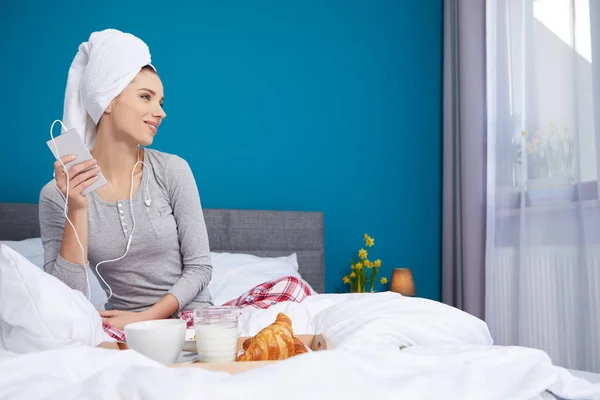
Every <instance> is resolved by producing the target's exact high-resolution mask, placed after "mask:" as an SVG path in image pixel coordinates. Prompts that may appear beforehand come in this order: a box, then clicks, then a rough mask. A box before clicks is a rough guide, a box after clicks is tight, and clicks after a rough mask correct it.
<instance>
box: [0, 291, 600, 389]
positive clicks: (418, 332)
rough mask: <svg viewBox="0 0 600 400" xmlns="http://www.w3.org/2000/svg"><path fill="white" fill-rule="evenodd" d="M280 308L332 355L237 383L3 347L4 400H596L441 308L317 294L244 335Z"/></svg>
mask: <svg viewBox="0 0 600 400" xmlns="http://www.w3.org/2000/svg"><path fill="white" fill-rule="evenodd" d="M280 311H283V312H285V313H286V314H287V315H289V316H290V318H291V319H292V323H293V328H294V330H295V332H296V333H324V334H325V335H326V336H327V338H328V339H329V340H330V342H331V345H332V347H334V348H333V349H332V350H327V351H318V352H310V353H307V354H303V355H300V356H296V357H293V358H291V359H289V360H285V361H280V362H278V363H275V364H272V365H269V366H266V367H262V368H259V369H255V370H252V371H249V372H245V373H241V374H235V375H230V374H227V373H222V372H211V371H205V370H202V369H200V368H168V367H165V366H162V365H159V364H157V363H155V362H153V361H151V360H150V359H148V358H146V357H143V356H142V355H140V354H137V353H135V352H134V351H115V350H104V349H99V348H94V347H90V346H74V345H70V346H68V347H65V348H60V349H53V350H46V351H34V352H29V353H23V352H21V353H22V354H16V353H11V352H10V351H7V350H0V399H57V398H60V399H111V400H112V399H150V400H152V399H161V400H164V399H246V398H249V399H253V398H258V397H259V396H260V397H263V398H264V397H267V396H268V397H271V398H274V397H276V398H285V399H338V398H339V399H396V398H398V399H400V398H401V399H477V400H482V399H513V400H517V399H536V398H554V397H553V396H552V395H551V394H550V393H551V392H552V393H554V394H556V395H559V396H561V397H563V398H567V399H600V385H598V384H596V385H593V384H591V383H589V382H587V381H585V380H582V379H578V378H575V377H573V376H572V375H571V374H569V373H568V371H566V370H565V369H562V368H558V367H555V366H553V365H552V363H551V361H550V359H549V358H548V356H547V355H546V354H545V353H544V352H541V351H538V350H533V349H528V348H523V347H500V346H493V345H492V341H491V338H490V335H489V332H488V330H487V327H486V325H485V324H484V323H483V322H482V321H480V320H478V319H476V318H474V317H472V316H470V315H468V314H466V313H463V312H461V311H459V310H456V309H454V308H451V307H448V306H446V305H444V304H441V303H438V302H434V301H429V300H424V299H417V298H406V297H402V296H400V295H397V294H394V293H379V294H365V295H350V294H345V295H344V294H338V295H317V296H311V297H309V298H307V299H306V300H305V301H304V302H302V303H300V304H298V303H280V304H277V305H276V306H274V307H271V308H270V309H267V310H251V309H246V310H245V311H244V312H243V314H242V317H241V334H242V335H253V334H255V333H256V332H258V330H260V329H261V328H262V327H264V326H266V325H268V324H270V323H271V322H272V321H273V320H274V318H275V316H276V314H277V313H278V312H280Z"/></svg>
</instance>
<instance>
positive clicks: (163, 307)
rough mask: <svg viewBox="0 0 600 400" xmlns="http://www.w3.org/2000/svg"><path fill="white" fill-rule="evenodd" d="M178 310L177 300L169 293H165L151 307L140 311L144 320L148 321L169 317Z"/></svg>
mask: <svg viewBox="0 0 600 400" xmlns="http://www.w3.org/2000/svg"><path fill="white" fill-rule="evenodd" d="M178 310H179V302H178V301H177V299H176V298H175V296H173V295H172V294H170V293H167V294H166V295H165V296H164V297H163V298H162V299H160V300H159V301H158V303H156V304H154V305H153V306H152V307H150V308H148V309H147V310H144V311H142V312H141V314H142V318H144V321H150V320H154V319H166V318H170V317H171V316H172V315H173V314H175V313H176V312H177V311H178Z"/></svg>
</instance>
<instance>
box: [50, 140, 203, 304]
mask: <svg viewBox="0 0 600 400" xmlns="http://www.w3.org/2000/svg"><path fill="white" fill-rule="evenodd" d="M144 154H145V156H144V163H145V164H146V167H144V168H143V173H142V180H141V184H140V186H139V187H138V189H137V190H136V192H135V194H134V196H133V214H132V212H131V204H130V201H129V199H124V200H120V201H116V202H108V201H104V200H103V199H102V198H100V196H98V194H96V193H95V192H92V193H89V194H88V195H87V196H88V199H89V206H88V260H89V262H88V264H87V266H86V267H87V268H90V270H91V271H93V273H94V274H96V265H97V264H98V263H99V262H100V261H103V260H112V259H117V258H119V257H121V256H122V255H123V254H124V253H125V249H126V245H127V239H128V237H129V235H130V233H131V228H132V227H133V223H134V221H133V217H135V231H134V233H133V239H132V242H131V246H130V248H129V251H128V253H127V255H126V256H125V257H124V258H122V259H121V260H119V261H113V262H107V263H102V264H101V265H100V266H99V267H98V271H99V273H100V275H101V276H102V278H104V280H105V281H106V282H107V283H108V284H109V285H110V287H111V288H112V291H113V295H112V297H111V298H110V299H109V301H108V303H107V304H106V309H118V310H130V311H143V310H145V309H148V308H150V307H151V306H152V305H154V304H155V303H156V302H158V301H159V300H160V299H161V298H162V297H163V296H164V295H165V294H167V293H171V294H172V295H174V296H175V297H176V298H177V300H178V301H179V310H180V311H181V310H192V309H194V308H195V307H197V306H200V305H206V304H207V303H211V296H210V293H209V291H208V283H209V281H210V279H211V276H212V266H211V259H210V249H209V243H208V235H207V232H206V225H205V221H204V216H203V213H202V207H201V203H200V195H199V193H198V188H197V186H196V181H195V179H194V176H193V174H192V171H191V169H190V167H189V165H188V163H187V162H186V161H185V160H184V159H182V158H180V157H178V156H176V155H172V154H167V153H163V152H160V151H157V150H152V149H145V153H144ZM147 200H151V201H150V202H148V201H147ZM148 203H149V204H150V205H149V206H148ZM64 206H65V200H64V197H63V195H62V193H61V192H60V190H59V189H58V187H57V186H56V182H55V181H54V180H52V181H50V182H49V183H48V184H46V185H45V186H44V188H43V189H42V191H41V193H40V226H41V238H42V243H43V245H44V250H45V255H44V270H45V271H46V272H48V273H50V274H51V275H53V276H55V277H57V278H58V279H60V280H61V281H63V282H64V283H66V284H67V285H68V286H69V287H71V288H73V289H77V290H80V291H81V292H83V293H86V292H87V282H86V272H85V269H84V267H83V266H82V265H80V264H73V263H71V262H68V261H66V260H65V259H63V258H62V257H61V256H60V254H59V251H60V248H61V246H62V237H63V231H64V227H65V221H66V218H65V215H64ZM99 281H100V283H101V285H102V286H103V287H105V285H104V284H103V283H102V280H101V279H99ZM105 291H107V292H108V289H106V288H105Z"/></svg>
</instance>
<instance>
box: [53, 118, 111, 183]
mask: <svg viewBox="0 0 600 400" xmlns="http://www.w3.org/2000/svg"><path fill="white" fill-rule="evenodd" d="M55 143H56V145H55ZM46 144H47V145H48V147H49V148H50V151H52V154H54V157H55V158H56V160H57V161H58V159H59V158H61V157H64V156H66V155H68V154H74V155H75V156H76V158H75V160H73V161H69V162H68V163H66V164H65V167H67V170H68V169H69V168H71V167H72V166H73V165H75V164H79V163H81V162H84V161H86V160H90V159H91V158H92V155H91V154H90V151H89V150H88V149H87V147H86V145H85V143H83V140H81V137H80V136H79V134H78V133H77V130H75V129H71V130H68V131H66V132H65V133H62V134H60V135H58V136H55V137H54V141H52V139H50V140H48V141H47V142H46ZM56 148H58V152H57V151H56ZM104 185H106V178H104V175H102V172H100V175H99V176H98V179H97V180H96V182H94V183H92V184H91V185H90V186H88V187H87V188H85V189H84V190H83V192H82V193H83V194H88V193H90V192H92V191H94V190H96V189H98V188H99V187H102V186H104Z"/></svg>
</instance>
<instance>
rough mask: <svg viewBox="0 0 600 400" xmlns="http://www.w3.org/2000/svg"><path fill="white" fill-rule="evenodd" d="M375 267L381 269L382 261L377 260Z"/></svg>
mask: <svg viewBox="0 0 600 400" xmlns="http://www.w3.org/2000/svg"><path fill="white" fill-rule="evenodd" d="M373 265H374V266H376V267H377V268H379V267H381V260H375V262H374V263H373Z"/></svg>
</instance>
